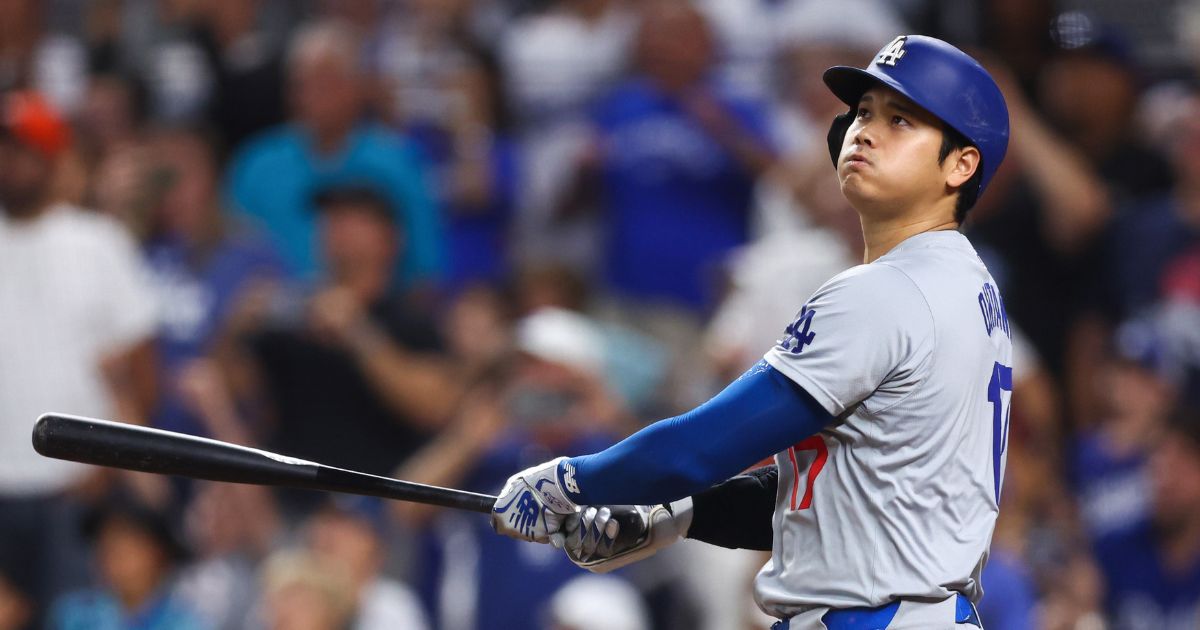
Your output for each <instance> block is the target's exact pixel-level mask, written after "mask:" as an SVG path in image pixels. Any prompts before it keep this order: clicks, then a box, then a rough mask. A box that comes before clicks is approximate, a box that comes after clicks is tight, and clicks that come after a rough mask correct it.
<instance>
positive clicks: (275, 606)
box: [262, 551, 354, 630]
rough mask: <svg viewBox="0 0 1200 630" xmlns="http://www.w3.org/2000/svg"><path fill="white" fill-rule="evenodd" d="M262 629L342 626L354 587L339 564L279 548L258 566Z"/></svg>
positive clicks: (339, 629)
mask: <svg viewBox="0 0 1200 630" xmlns="http://www.w3.org/2000/svg"><path fill="white" fill-rule="evenodd" d="M262 582H263V591H264V596H265V600H266V607H265V614H264V616H265V618H266V619H265V623H264V626H265V628H266V630H344V629H345V628H346V625H347V624H348V623H349V621H350V619H351V616H352V615H353V614H354V587H353V585H352V584H351V582H350V578H349V577H348V576H347V575H346V572H345V571H344V570H343V569H342V567H341V566H339V565H336V564H330V563H329V562H328V561H323V560H321V559H319V558H317V557H316V556H314V555H312V554H310V553H305V552H296V551H288V552H279V553H276V554H275V555H272V556H271V557H270V558H268V559H267V561H266V563H265V564H264V566H263V570H262Z"/></svg>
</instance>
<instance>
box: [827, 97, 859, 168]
mask: <svg viewBox="0 0 1200 630" xmlns="http://www.w3.org/2000/svg"><path fill="white" fill-rule="evenodd" d="M853 122H854V110H853V109H851V110H849V111H847V112H846V113H844V114H838V115H837V116H834V117H833V124H831V125H829V135H827V136H826V137H825V140H826V141H827V142H828V143H829V159H830V160H833V166H834V167H835V168H836V167H837V162H838V156H839V155H841V154H842V143H843V142H844V141H845V139H846V130H847V129H849V128H850V124H851V123H853Z"/></svg>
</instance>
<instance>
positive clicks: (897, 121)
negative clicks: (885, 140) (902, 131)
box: [892, 116, 909, 126]
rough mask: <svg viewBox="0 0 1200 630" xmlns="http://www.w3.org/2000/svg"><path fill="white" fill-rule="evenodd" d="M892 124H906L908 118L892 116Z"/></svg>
mask: <svg viewBox="0 0 1200 630" xmlns="http://www.w3.org/2000/svg"><path fill="white" fill-rule="evenodd" d="M892 124H893V125H901V126H907V125H908V124H909V123H908V120H907V119H905V118H904V117H903V116H892Z"/></svg>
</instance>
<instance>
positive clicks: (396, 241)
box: [252, 188, 460, 507]
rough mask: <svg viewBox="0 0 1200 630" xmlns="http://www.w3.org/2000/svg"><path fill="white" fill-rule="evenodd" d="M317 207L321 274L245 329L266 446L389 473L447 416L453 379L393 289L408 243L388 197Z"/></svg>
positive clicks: (338, 197)
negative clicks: (269, 426) (307, 290)
mask: <svg viewBox="0 0 1200 630" xmlns="http://www.w3.org/2000/svg"><path fill="white" fill-rule="evenodd" d="M315 203H316V206H317V208H318V209H319V211H320V216H319V217H313V219H312V220H314V221H315V222H316V223H317V225H318V236H319V238H320V243H321V255H322V257H323V259H324V262H325V267H326V269H327V270H328V276H327V277H326V278H324V280H323V281H322V282H321V283H320V284H319V285H317V286H316V287H315V290H314V292H313V293H312V295H311V296H310V297H307V298H303V299H296V298H292V299H284V298H281V299H280V300H277V304H276V306H275V307H274V310H275V313H274V314H273V315H274V317H273V319H271V320H268V321H266V322H265V323H264V326H263V327H262V328H261V330H259V331H258V332H256V333H254V334H253V337H252V347H253V353H254V356H255V358H256V359H257V362H256V363H257V365H258V367H259V368H260V370H261V378H262V382H263V383H265V386H266V393H267V398H268V402H269V404H270V405H271V406H272V407H273V411H274V414H275V417H276V428H275V431H274V439H273V443H274V445H275V446H276V447H277V448H278V449H279V450H280V451H281V452H283V453H286V454H289V455H295V456H298V457H303V458H308V459H312V460H320V461H321V462H325V463H329V464H332V465H334V466H341V467H344V468H353V469H355V470H362V471H366V472H372V473H377V474H386V473H388V472H389V471H391V470H393V469H394V468H395V467H396V465H397V464H399V463H400V462H401V461H403V460H404V458H405V456H406V455H408V454H409V453H411V452H412V451H413V450H415V449H416V448H417V447H418V446H419V445H420V444H421V443H422V442H423V441H424V440H425V439H426V437H427V436H428V435H430V434H431V433H432V432H433V431H435V430H437V429H438V428H439V427H441V426H442V424H443V423H444V422H445V421H446V420H447V419H448V418H449V416H450V414H451V413H452V411H453V408H454V405H455V404H456V403H457V401H458V396H459V387H460V386H459V384H458V382H457V381H456V379H455V377H454V372H453V370H452V366H450V365H448V364H447V362H445V361H444V360H442V359H441V358H440V357H439V356H438V354H437V353H438V352H439V351H440V349H441V342H440V340H439V338H438V335H437V332H436V330H435V328H434V326H433V323H432V322H431V321H430V320H429V319H428V317H426V316H425V315H424V313H423V311H421V310H420V309H417V308H415V307H414V306H413V305H412V303H411V302H410V301H409V300H407V299H405V298H403V297H400V296H399V295H398V294H395V293H393V292H391V291H390V287H391V285H392V273H393V271H394V269H395V268H396V260H397V259H398V258H401V257H402V253H403V248H404V246H405V244H406V242H407V241H406V240H405V239H404V237H403V236H402V235H401V234H402V232H401V231H400V230H399V229H398V227H397V226H396V224H395V220H396V219H395V212H394V211H393V209H392V207H391V205H390V202H389V199H388V198H386V197H384V196H382V195H380V194H377V193H375V192H374V191H372V190H370V189H358V188H352V189H346V188H334V189H329V190H326V191H323V192H322V193H321V194H320V195H319V196H318V199H317V201H316V202H315ZM292 507H302V505H301V506H297V505H293V506H292ZM309 507H311V506H309Z"/></svg>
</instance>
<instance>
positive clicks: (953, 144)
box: [938, 125, 983, 225]
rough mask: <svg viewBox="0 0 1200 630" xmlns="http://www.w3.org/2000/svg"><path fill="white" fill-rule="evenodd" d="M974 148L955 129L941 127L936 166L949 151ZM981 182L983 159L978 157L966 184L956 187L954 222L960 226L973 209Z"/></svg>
mask: <svg viewBox="0 0 1200 630" xmlns="http://www.w3.org/2000/svg"><path fill="white" fill-rule="evenodd" d="M971 146H975V145H974V144H972V143H971V141H970V140H967V137H966V136H964V135H962V134H961V133H959V132H958V130H957V129H954V128H953V127H950V126H949V125H942V148H941V149H938V165H939V166H940V165H941V164H942V163H943V162H945V161H946V158H947V157H949V155H950V152H951V151H956V150H960V149H965V148H967V147H971ZM982 181H983V157H982V154H981V155H980V161H979V165H978V166H976V167H975V173H974V174H973V175H971V179H968V180H967V181H966V183H964V184H963V185H962V186H959V187H958V201H957V202H956V203H955V205H954V220H955V221H957V222H958V224H959V225H962V223H963V221H965V220H966V218H967V212H968V211H970V209H971V208H973V207H975V202H976V201H977V200H978V199H979V184H980V183H981V182H982Z"/></svg>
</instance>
